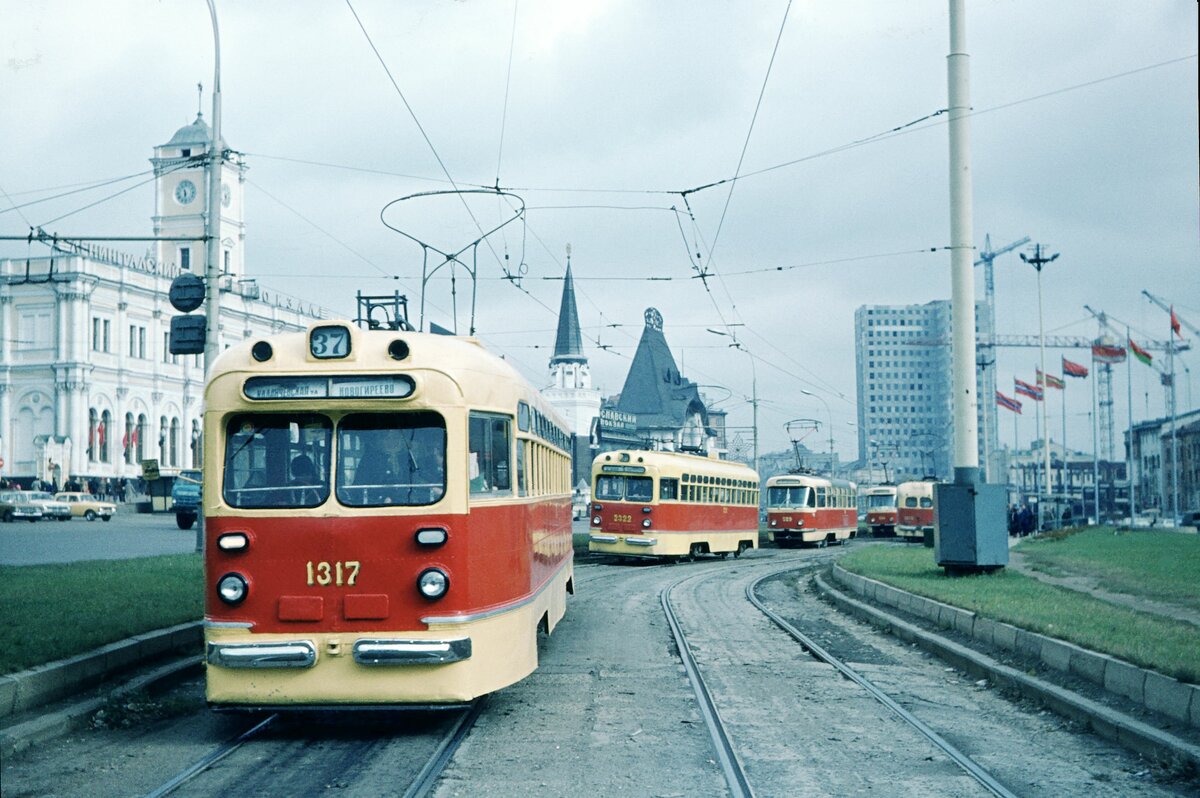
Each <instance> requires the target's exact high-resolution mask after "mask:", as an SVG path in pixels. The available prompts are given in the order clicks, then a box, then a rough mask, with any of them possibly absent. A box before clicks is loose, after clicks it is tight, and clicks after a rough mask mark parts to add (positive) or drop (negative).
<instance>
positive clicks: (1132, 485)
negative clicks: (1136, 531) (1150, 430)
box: [1125, 327, 1137, 527]
mask: <svg viewBox="0 0 1200 798" xmlns="http://www.w3.org/2000/svg"><path fill="white" fill-rule="evenodd" d="M1125 339H1126V340H1133V339H1132V338H1130V337H1129V328H1128V327H1126V328H1125ZM1130 360H1131V358H1125V399H1126V401H1128V402H1129V446H1128V447H1127V448H1126V450H1125V458H1126V459H1125V470H1126V471H1127V472H1128V476H1129V526H1130V527H1133V526H1134V519H1135V518H1137V483H1136V481H1135V480H1134V478H1133V364H1132V363H1131V362H1130Z"/></svg>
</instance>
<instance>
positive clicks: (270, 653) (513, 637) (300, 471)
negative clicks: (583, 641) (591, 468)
mask: <svg viewBox="0 0 1200 798" xmlns="http://www.w3.org/2000/svg"><path fill="white" fill-rule="evenodd" d="M567 450H568V436H567V433H566V432H565V431H564V425H563V423H562V421H561V420H560V418H559V416H558V415H557V413H556V412H555V411H554V410H553V408H552V407H550V406H549V404H548V403H546V402H544V401H543V400H542V399H541V397H540V395H539V394H538V392H537V391H536V390H535V389H534V388H533V387H532V386H530V385H529V384H528V383H527V382H526V381H525V380H524V379H523V378H522V377H521V376H519V375H518V374H517V372H516V371H514V370H513V369H512V368H511V367H510V366H509V365H508V364H507V363H505V362H504V361H503V360H501V359H500V358H498V357H495V356H493V355H491V354H489V353H488V352H487V351H486V350H485V349H484V348H483V347H482V346H481V345H480V344H479V343H478V341H476V340H475V339H470V338H457V337H451V336H440V335H428V334H421V333H414V332H397V331H387V330H378V329H376V330H360V329H358V328H357V327H355V326H353V325H352V324H350V323H343V322H322V323H318V324H314V325H312V326H310V327H309V329H308V330H307V331H306V332H297V333H286V334H281V335H277V336H273V337H270V338H265V339H248V340H246V341H245V342H244V343H242V344H240V345H237V346H234V347H232V348H230V349H228V350H226V351H225V352H224V353H223V354H222V355H221V356H220V357H219V358H218V360H217V361H216V363H215V364H214V366H213V369H212V374H211V376H210V378H209V381H208V386H207V391H206V395H205V411H204V458H205V462H204V474H205V484H204V492H203V501H204V517H205V523H204V529H205V546H206V552H205V582H206V585H205V641H206V659H207V695H208V702H209V705H210V706H212V707H213V708H214V709H221V710H225V709H251V710H261V709H268V708H269V709H289V708H290V709H296V708H303V707H322V708H339V707H341V708H346V707H391V706H404V705H419V706H429V705H453V704H457V703H462V702H466V701H469V700H471V699H473V698H475V697H477V696H480V695H483V694H485V693H489V692H492V691H494V690H497V689H499V688H502V687H505V686H506V685H510V684H512V683H514V682H516V681H519V680H520V679H522V678H524V677H525V676H527V675H529V673H531V672H532V671H533V670H534V668H535V667H536V666H537V634H538V632H539V630H540V631H544V632H546V633H549V632H550V631H552V630H553V629H554V626H555V624H557V623H558V621H559V620H560V619H561V618H562V617H563V614H564V612H565V609H566V602H567V594H568V593H571V592H573V566H572V563H573V560H572V548H571V485H570V459H569V455H568V453H567Z"/></svg>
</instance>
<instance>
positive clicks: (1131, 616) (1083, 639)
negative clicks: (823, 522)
mask: <svg viewBox="0 0 1200 798" xmlns="http://www.w3.org/2000/svg"><path fill="white" fill-rule="evenodd" d="M838 562H839V563H840V564H841V565H842V567H843V568H845V569H846V570H847V571H852V572H854V573H856V574H860V575H862V576H866V577H869V578H871V579H878V580H879V581H881V582H886V583H887V584H889V585H892V586H894V587H898V588H900V589H901V590H907V591H909V592H910V593H916V594H918V595H921V596H925V597H926V598H931V599H934V600H936V601H941V602H944V603H946V604H952V605H954V606H956V607H962V608H963V609H967V610H971V611H973V612H977V613H979V614H980V615H983V616H985V617H987V618H992V619H994V620H998V621H1004V622H1006V623H1011V624H1013V625H1015V626H1020V627H1022V628H1024V629H1029V630H1031V631H1034V632H1040V633H1042V634H1045V635H1049V636H1050V637H1055V638H1058V639H1059V640H1066V641H1069V642H1071V643H1075V644H1076V645H1079V646H1082V647H1084V648H1088V649H1091V650H1093V651H1100V652H1104V653H1106V654H1111V655H1112V656H1114V657H1118V658H1120V659H1123V660H1126V661H1128V662H1133V663H1135V664H1137V665H1140V666H1142V667H1145V668H1150V669H1152V670H1155V671H1158V672H1159V673H1164V674H1167V675H1168V676H1174V677H1175V678H1177V679H1180V680H1182V681H1187V682H1192V683H1196V682H1200V629H1197V628H1196V627H1195V626H1192V625H1191V624H1187V623H1183V622H1181V621H1172V620H1169V619H1165V618H1160V617H1157V616H1152V615H1146V614H1145V613H1140V612H1134V611H1133V610H1128V609H1125V608H1123V607H1116V606H1113V605H1111V604H1108V603H1106V602H1103V601H1100V600H1099V599H1094V598H1092V597H1091V596H1088V595H1085V594H1082V593H1078V592H1076V591H1072V590H1067V589H1065V588H1059V587H1054V586H1053V585H1047V584H1044V583H1042V582H1038V581H1037V580H1036V579H1033V578H1032V577H1028V576H1025V575H1023V574H1019V573H1017V572H1015V571H1012V570H1009V569H1004V570H1001V571H997V572H995V573H992V574H981V575H978V576H960V577H948V576H946V575H945V573H944V572H943V571H942V569H941V568H938V567H937V566H936V565H935V564H934V562H933V553H932V552H931V551H930V550H929V549H926V548H910V547H899V546H870V547H864V548H861V549H858V550H856V551H852V552H850V553H849V554H847V555H846V556H845V557H842V558H841V559H840V560H839V561H838Z"/></svg>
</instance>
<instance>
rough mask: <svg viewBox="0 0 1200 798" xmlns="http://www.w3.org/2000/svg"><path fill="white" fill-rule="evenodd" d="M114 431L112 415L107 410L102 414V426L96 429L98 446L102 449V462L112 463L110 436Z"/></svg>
mask: <svg viewBox="0 0 1200 798" xmlns="http://www.w3.org/2000/svg"><path fill="white" fill-rule="evenodd" d="M111 430H112V413H110V412H108V411H107V410H105V411H104V412H103V413H101V414H100V426H99V427H97V428H96V445H97V446H99V447H100V462H101V463H111V462H112V455H111V453H110V451H109V446H108V436H109V433H110V431H111Z"/></svg>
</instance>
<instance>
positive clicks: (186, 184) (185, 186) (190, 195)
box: [175, 180, 196, 205]
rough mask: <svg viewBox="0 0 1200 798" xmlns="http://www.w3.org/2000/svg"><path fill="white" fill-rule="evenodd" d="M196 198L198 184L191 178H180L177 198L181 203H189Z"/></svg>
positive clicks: (176, 192)
mask: <svg viewBox="0 0 1200 798" xmlns="http://www.w3.org/2000/svg"><path fill="white" fill-rule="evenodd" d="M195 198H196V184H195V183H193V182H192V181H191V180H180V181H179V185H177V186H175V199H176V201H177V202H178V203H179V204H180V205H187V204H188V203H189V202H191V201H192V200H194V199H195Z"/></svg>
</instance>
